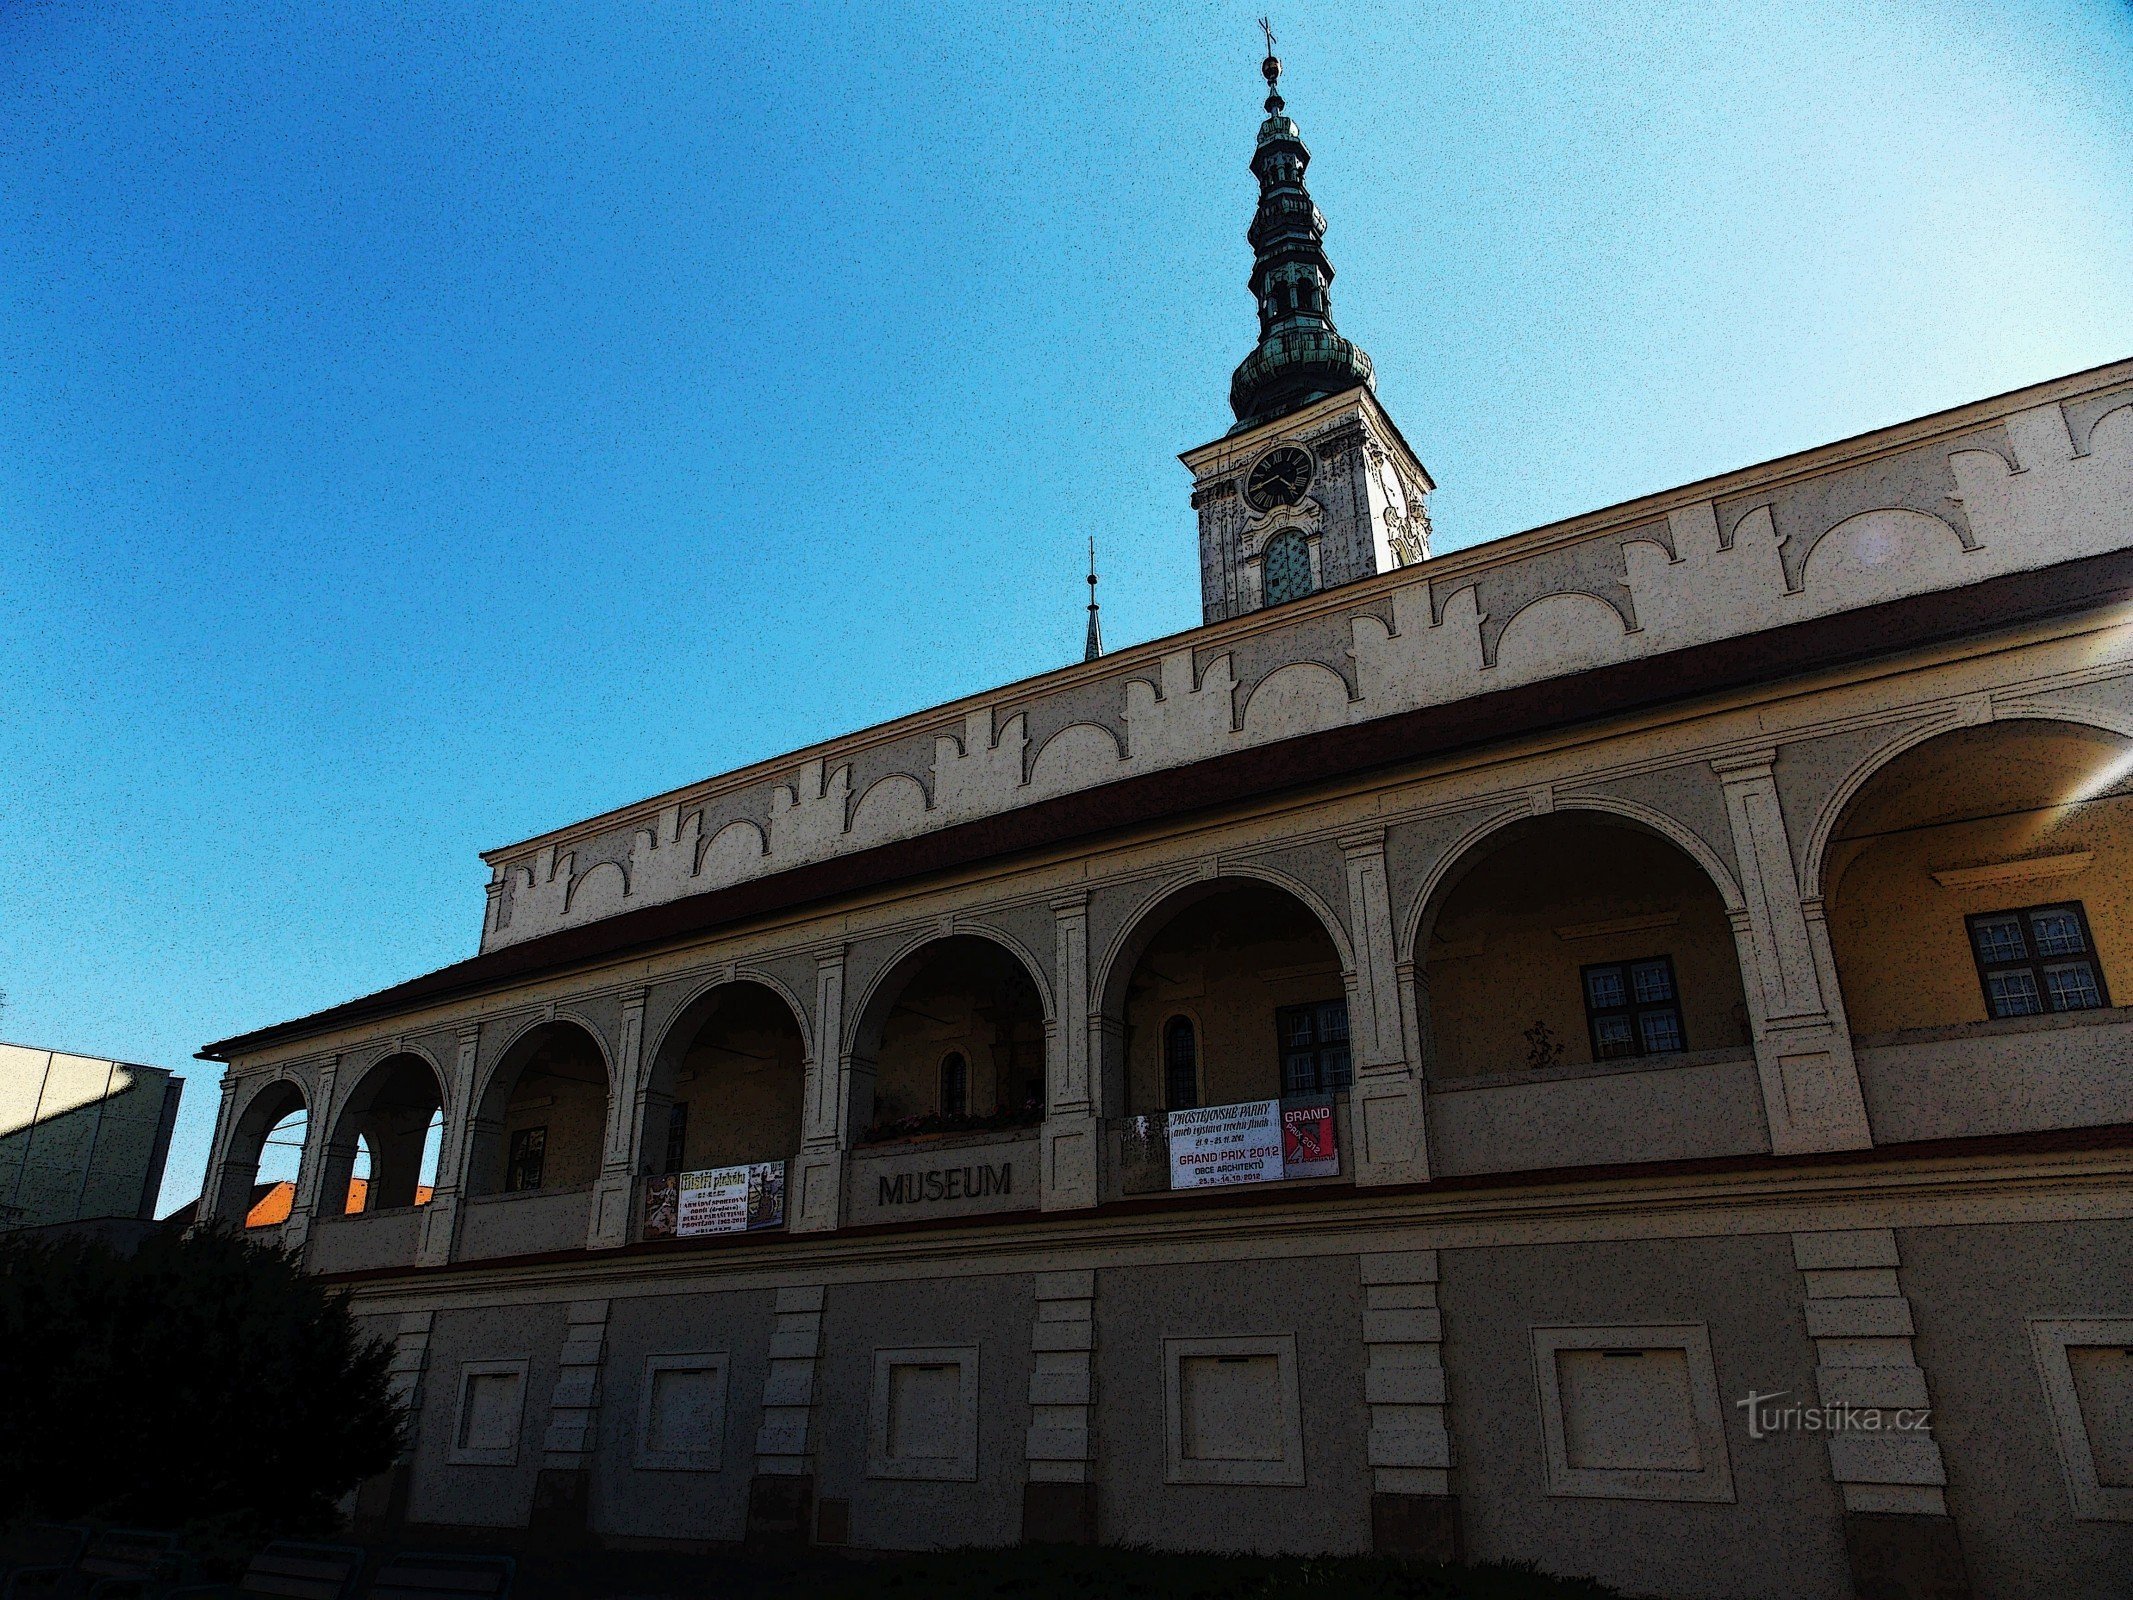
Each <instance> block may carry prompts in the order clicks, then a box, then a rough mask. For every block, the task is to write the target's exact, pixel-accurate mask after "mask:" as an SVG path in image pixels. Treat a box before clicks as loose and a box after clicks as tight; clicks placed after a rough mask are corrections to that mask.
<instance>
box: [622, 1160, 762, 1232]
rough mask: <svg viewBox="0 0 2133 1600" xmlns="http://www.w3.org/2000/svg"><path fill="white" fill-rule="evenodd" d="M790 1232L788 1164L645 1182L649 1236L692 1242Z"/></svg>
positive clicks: (715, 1170)
mask: <svg viewBox="0 0 2133 1600" xmlns="http://www.w3.org/2000/svg"><path fill="white" fill-rule="evenodd" d="M784 1226H785V1163H784V1162H782V1161H756V1162H752V1163H750V1164H749V1165H747V1166H744V1167H713V1168H711V1169H710V1170H708V1171H705V1172H669V1173H667V1174H665V1175H664V1176H663V1177H657V1178H647V1179H645V1180H644V1236H645V1237H646V1238H647V1239H687V1238H691V1237H693V1236H695V1235H697V1234H705V1233H747V1232H750V1231H752V1230H754V1229H757V1228H782V1227H784Z"/></svg>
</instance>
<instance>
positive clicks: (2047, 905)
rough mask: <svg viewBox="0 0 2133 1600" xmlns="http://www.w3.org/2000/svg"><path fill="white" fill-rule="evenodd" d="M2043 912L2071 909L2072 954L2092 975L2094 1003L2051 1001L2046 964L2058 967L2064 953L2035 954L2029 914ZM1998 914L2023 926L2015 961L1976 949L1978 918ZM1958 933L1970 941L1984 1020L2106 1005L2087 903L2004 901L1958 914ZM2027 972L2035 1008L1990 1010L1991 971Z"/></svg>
mask: <svg viewBox="0 0 2133 1600" xmlns="http://www.w3.org/2000/svg"><path fill="white" fill-rule="evenodd" d="M2045 911H2071V912H2073V914H2074V921H2075V922H2076V923H2077V924H2078V925H2079V926H2080V929H2081V950H2080V952H2079V953H2078V955H2075V956H2073V957H2072V959H2076V960H2079V961H2081V962H2083V963H2084V964H2085V965H2086V966H2087V967H2088V969H2089V972H2090V975H2091V976H2093V977H2094V978H2095V980H2096V1004H2095V1005H2092V1006H2071V1007H2068V1006H2059V1005H2055V1004H2054V1003H2053V1002H2052V991H2051V985H2050V984H2049V983H2047V982H2046V981H2045V976H2044V971H2045V968H2046V967H2051V966H2062V965H2064V964H2065V963H2066V961H2067V960H2068V959H2069V958H2068V957H2066V956H2042V955H2038V954H2036V953H2035V946H2036V935H2035V933H2034V932H2033V931H2032V925H2031V922H2030V919H2031V918H2032V917H2034V916H2036V915H2037V914H2039V913H2040V912H2045ZM2003 917H2013V918H2015V919H2016V920H2017V921H2018V922H2019V923H2020V924H2021V927H2022V940H2023V950H2024V956H2023V959H2022V960H2020V961H1991V962H1988V961H1987V960H1986V959H1985V953H1984V952H1983V951H1982V950H1980V949H1979V948H1978V942H1977V930H1978V925H1979V924H1980V923H1983V922H1993V921H1997V920H1999V919H2000V918H2003ZM1963 937H1964V941H1965V942H1966V943H1967V944H1968V945H1969V946H1970V964H1971V965H1972V966H1973V967H1975V968H1976V969H1977V986H1978V993H1979V995H1980V996H1982V997H1983V999H1984V1002H1985V1019H1986V1020H1987V1021H1988V1022H2020V1021H2021V1020H2022V1019H2023V1018H2025V1017H2071V1016H2075V1015H2078V1014H2079V1013H2081V1012H2083V1011H2107V1010H2109V1009H2110V1007H2111V989H2110V985H2109V984H2107V983H2106V982H2105V981H2104V976H2103V957H2102V955H2101V954H2099V953H2098V951H2097V949H2096V931H2095V929H2093V928H2092V927H2090V926H2089V910H2088V906H2087V905H2086V904H2085V903H2084V902H2082V901H2079V900H2045V901H2042V902H2040V903H2038V904H2036V905H2033V906H2008V907H2005V908H2003V909H1999V910H1994V911H1972V912H1967V913H1965V915H1964V917H1963ZM2016 971H2026V972H2028V973H2029V974H2030V977H2031V978H2032V980H2033V981H2034V982H2035V984H2036V987H2037V1002H2038V1004H2037V1009H2036V1010H2034V1011H2015V1012H2010V1013H2008V1014H2006V1015H2004V1016H2003V1015H2001V1014H2000V1013H1999V1012H1997V1011H1995V1010H1994V1009H1993V1002H1992V978H1993V975H1994V974H1996V973H2002V972H2016Z"/></svg>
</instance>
